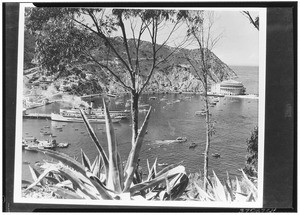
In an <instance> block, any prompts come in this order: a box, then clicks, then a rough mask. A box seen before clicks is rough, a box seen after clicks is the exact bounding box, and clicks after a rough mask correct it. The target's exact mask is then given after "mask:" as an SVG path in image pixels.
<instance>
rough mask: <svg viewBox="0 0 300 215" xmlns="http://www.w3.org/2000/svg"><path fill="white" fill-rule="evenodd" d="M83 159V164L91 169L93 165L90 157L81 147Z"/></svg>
mask: <svg viewBox="0 0 300 215" xmlns="http://www.w3.org/2000/svg"><path fill="white" fill-rule="evenodd" d="M81 159H82V165H83V166H84V167H85V168H87V169H88V170H91V168H92V167H91V162H90V159H89V158H88V157H87V156H86V154H85V153H84V151H83V150H82V149H81Z"/></svg>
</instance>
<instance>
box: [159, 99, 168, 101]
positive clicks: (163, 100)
mask: <svg viewBox="0 0 300 215" xmlns="http://www.w3.org/2000/svg"><path fill="white" fill-rule="evenodd" d="M160 101H168V99H167V98H161V99H160Z"/></svg>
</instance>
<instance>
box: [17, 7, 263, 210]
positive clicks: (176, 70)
mask: <svg viewBox="0 0 300 215" xmlns="http://www.w3.org/2000/svg"><path fill="white" fill-rule="evenodd" d="M19 20H20V21H19V46H18V47H19V48H18V51H19V53H18V80H17V82H18V84H17V86H18V88H17V110H16V139H15V141H16V142H15V158H16V159H15V164H14V165H15V166H14V167H15V175H14V182H13V183H14V190H13V193H14V201H15V202H19V203H34V204H40V203H41V204H43V203H47V204H69V205H77V204H84V205H132V206H148V207H149V206H164V205H166V204H167V205H168V206H171V207H175V208H176V207H200V208H201V207H229V208H230V207H233V208H235V207H236V208H241V207H246V208H259V207H262V205H263V182H264V181H263V176H264V174H263V173H264V129H265V128H264V111H265V73H266V72H265V64H266V62H265V60H266V8H257V7H251V8H239V7H234V8H228V7H220V8H218V7H214V8H201V7H193V8H178V7H176V8H171V7H170V8H165V7H164V8H157V7H155V8H151V7H141V8H136V7H134V8H130V7H128V8H127V7H124V8H121V7H117V8H111V7H72V6H70V7H51V6H50V7H48V6H47V7H46V6H45V7H36V6H34V5H33V4H28V3H26V4H25V3H24V4H23V3H22V4H20V15H19Z"/></svg>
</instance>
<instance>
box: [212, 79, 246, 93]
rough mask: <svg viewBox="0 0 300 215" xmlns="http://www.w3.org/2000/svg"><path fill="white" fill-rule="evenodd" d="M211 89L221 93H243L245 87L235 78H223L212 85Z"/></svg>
mask: <svg viewBox="0 0 300 215" xmlns="http://www.w3.org/2000/svg"><path fill="white" fill-rule="evenodd" d="M211 91H212V92H213V93H217V94H223V95H243V94H245V87H244V85H243V84H242V82H239V81H235V80H225V81H223V82H221V83H217V84H215V85H212V88H211Z"/></svg>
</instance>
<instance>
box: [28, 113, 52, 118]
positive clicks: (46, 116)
mask: <svg viewBox="0 0 300 215" xmlns="http://www.w3.org/2000/svg"><path fill="white" fill-rule="evenodd" d="M23 119H51V114H45V113H28V114H23Z"/></svg>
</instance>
